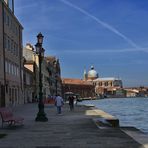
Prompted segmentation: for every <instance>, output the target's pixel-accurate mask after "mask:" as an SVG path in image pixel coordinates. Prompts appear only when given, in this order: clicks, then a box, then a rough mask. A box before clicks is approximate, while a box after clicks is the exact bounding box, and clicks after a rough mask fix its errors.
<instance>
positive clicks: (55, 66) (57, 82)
mask: <svg viewBox="0 0 148 148" xmlns="http://www.w3.org/2000/svg"><path fill="white" fill-rule="evenodd" d="M23 55H24V58H25V60H26V61H25V63H24V67H25V68H27V69H29V70H30V71H32V72H33V75H34V77H33V84H34V85H33V86H34V92H33V96H32V97H33V98H36V97H37V98H38V97H39V59H38V55H36V54H35V51H34V47H33V46H32V45H31V44H30V43H27V44H26V47H24V49H23ZM41 68H42V85H43V87H42V91H43V98H44V99H46V98H48V97H49V96H55V95H56V94H61V91H62V90H61V69H60V63H59V60H58V59H57V58H56V57H54V56H47V57H44V58H43V59H42V67H41Z"/></svg>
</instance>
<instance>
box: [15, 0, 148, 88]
mask: <svg viewBox="0 0 148 148" xmlns="http://www.w3.org/2000/svg"><path fill="white" fill-rule="evenodd" d="M15 15H16V16H17V18H18V19H19V21H20V22H21V24H22V26H23V27H24V30H23V45H24V46H25V45H26V43H31V44H33V45H35V44H36V42H37V41H36V35H37V34H38V33H39V32H42V34H43V35H44V43H43V47H44V48H45V50H46V52H45V53H46V55H52V56H56V57H57V58H59V61H60V64H61V74H62V77H65V78H80V79H82V78H83V72H84V69H86V71H88V70H90V67H91V65H93V66H94V68H95V70H96V71H97V72H98V74H99V77H101V78H102V77H117V78H120V79H122V81H123V86H124V87H133V86H137V87H138V86H148V1H147V0H25V1H24V0H15Z"/></svg>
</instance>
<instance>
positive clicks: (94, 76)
mask: <svg viewBox="0 0 148 148" xmlns="http://www.w3.org/2000/svg"><path fill="white" fill-rule="evenodd" d="M83 79H84V80H85V81H89V82H91V83H92V84H93V85H95V93H96V95H97V96H98V97H100V98H104V97H125V91H124V90H123V84H122V80H121V79H119V78H115V77H104V78H100V77H99V75H98V73H97V71H96V70H95V69H94V67H93V66H91V69H90V70H89V71H88V72H86V70H84V74H83Z"/></svg>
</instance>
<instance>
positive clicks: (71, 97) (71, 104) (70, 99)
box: [68, 96, 74, 111]
mask: <svg viewBox="0 0 148 148" xmlns="http://www.w3.org/2000/svg"><path fill="white" fill-rule="evenodd" d="M68 100H69V107H70V110H71V111H72V110H74V97H73V96H69V98H68Z"/></svg>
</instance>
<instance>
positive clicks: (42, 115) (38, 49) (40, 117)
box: [35, 33, 48, 122]
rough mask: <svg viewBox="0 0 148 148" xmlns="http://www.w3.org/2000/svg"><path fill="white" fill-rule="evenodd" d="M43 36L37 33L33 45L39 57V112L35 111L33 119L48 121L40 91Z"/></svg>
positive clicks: (41, 85)
mask: <svg viewBox="0 0 148 148" xmlns="http://www.w3.org/2000/svg"><path fill="white" fill-rule="evenodd" d="M43 38H44V36H43V35H42V34H41V33H39V34H38V35H37V43H36V45H35V48H36V54H37V55H38V58H39V104H38V108H39V112H38V113H37V117H36V118H35V121H41V122H46V121H48V118H47V117H46V114H45V112H44V103H43V92H42V87H43V84H42V73H41V71H42V70H41V65H42V61H43V58H44V52H45V50H44V49H43V48H42V43H43Z"/></svg>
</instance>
